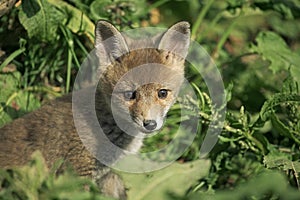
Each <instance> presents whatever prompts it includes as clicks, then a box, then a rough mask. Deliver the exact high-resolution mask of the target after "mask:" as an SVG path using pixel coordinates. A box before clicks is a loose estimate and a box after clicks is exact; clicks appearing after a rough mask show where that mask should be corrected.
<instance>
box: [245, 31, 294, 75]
mask: <svg viewBox="0 0 300 200" xmlns="http://www.w3.org/2000/svg"><path fill="white" fill-rule="evenodd" d="M256 42H257V44H256V45H252V46H251V47H250V49H251V51H252V52H256V53H258V54H260V55H261V56H262V57H263V58H264V59H265V60H268V61H270V63H271V64H270V66H269V67H270V69H271V70H272V71H273V72H274V73H276V72H279V71H281V70H289V69H290V72H291V75H292V76H293V77H294V78H295V79H296V80H299V78H300V67H299V64H300V55H299V54H297V53H295V52H293V51H292V50H291V49H290V48H289V47H288V46H287V44H286V43H285V41H284V40H283V39H282V38H281V37H280V36H279V35H277V34H276V33H274V32H270V31H267V32H260V33H259V34H258V36H257V37H256Z"/></svg>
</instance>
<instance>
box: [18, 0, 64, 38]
mask: <svg viewBox="0 0 300 200" xmlns="http://www.w3.org/2000/svg"><path fill="white" fill-rule="evenodd" d="M19 19H20V22H21V24H22V25H23V26H24V28H25V29H26V30H27V33H28V36H29V37H30V38H32V37H35V38H37V39H39V40H41V41H53V40H54V39H55V38H56V37H57V29H58V27H59V26H60V25H62V24H63V22H65V20H64V19H65V16H64V14H63V13H62V12H61V11H60V10H58V9H57V8H56V7H54V6H53V5H51V4H49V3H48V1H46V0H26V1H22V7H21V10H20V12H19Z"/></svg>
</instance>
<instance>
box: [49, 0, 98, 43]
mask: <svg viewBox="0 0 300 200" xmlns="http://www.w3.org/2000/svg"><path fill="white" fill-rule="evenodd" d="M48 2H49V4H51V5H52V6H55V7H56V8H58V9H59V10H63V11H64V12H65V13H68V22H67V24H66V26H67V27H68V28H69V29H70V30H71V31H72V32H73V33H76V34H78V33H82V34H84V35H85V36H87V37H88V38H89V40H90V41H91V42H93V41H94V27H95V24H94V23H93V22H92V21H91V20H90V19H89V18H88V17H87V16H86V15H85V14H84V13H83V12H82V11H81V10H79V9H78V8H76V7H74V6H72V5H70V4H68V3H67V2H64V1H62V0H48Z"/></svg>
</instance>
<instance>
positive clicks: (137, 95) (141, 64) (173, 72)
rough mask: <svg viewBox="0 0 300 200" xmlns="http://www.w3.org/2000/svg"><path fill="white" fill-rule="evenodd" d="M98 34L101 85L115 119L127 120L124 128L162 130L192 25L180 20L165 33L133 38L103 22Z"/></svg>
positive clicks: (179, 82)
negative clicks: (150, 36) (144, 37)
mask: <svg viewBox="0 0 300 200" xmlns="http://www.w3.org/2000/svg"><path fill="white" fill-rule="evenodd" d="M95 33H96V34H95V35H96V37H95V38H96V39H95V47H96V54H97V56H98V58H99V60H100V71H101V75H100V79H99V84H98V88H97V90H99V91H100V93H101V94H102V97H103V98H105V100H106V101H107V102H108V106H110V108H111V110H112V112H113V115H114V118H115V119H117V120H118V119H119V121H122V122H123V123H124V122H125V124H126V125H123V127H120V128H122V129H126V130H128V129H132V128H133V127H134V128H135V129H137V130H139V132H142V133H151V132H153V131H157V130H159V129H161V128H162V126H163V122H164V119H165V116H166V114H167V112H168V110H169V109H170V107H171V106H172V105H173V103H174V102H175V100H176V97H177V95H178V92H179V89H180V87H181V85H182V83H183V81H184V63H185V57H186V55H187V52H188V48H189V41H190V28H189V24H188V23H187V22H179V23H177V24H175V25H173V26H172V27H170V28H169V29H168V30H167V31H165V32H164V33H163V34H159V35H156V36H154V37H152V38H146V39H138V40H133V39H131V38H129V37H127V36H125V35H124V34H121V33H120V32H119V31H118V30H117V29H116V28H115V27H114V26H113V25H111V24H110V23H108V22H106V21H99V22H98V23H97V26H96V30H95ZM126 126H127V127H126Z"/></svg>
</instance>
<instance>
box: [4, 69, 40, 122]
mask: <svg viewBox="0 0 300 200" xmlns="http://www.w3.org/2000/svg"><path fill="white" fill-rule="evenodd" d="M20 80H21V73H20V72H18V71H15V72H12V73H7V74H1V76H0V88H1V89H2V90H1V95H0V127H1V126H3V125H4V124H6V123H8V122H9V121H11V120H13V119H15V118H18V117H21V116H23V115H24V114H26V113H28V112H30V111H33V110H35V109H37V108H39V107H40V102H39V100H38V99H37V98H36V97H35V96H34V94H33V93H31V92H28V91H26V90H19V88H20V85H19V84H20Z"/></svg>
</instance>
